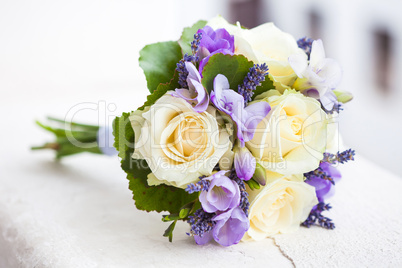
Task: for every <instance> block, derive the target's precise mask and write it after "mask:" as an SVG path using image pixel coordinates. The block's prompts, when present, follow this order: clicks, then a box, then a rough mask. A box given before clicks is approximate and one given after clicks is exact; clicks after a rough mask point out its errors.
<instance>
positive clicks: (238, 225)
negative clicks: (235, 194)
mask: <svg viewBox="0 0 402 268" xmlns="http://www.w3.org/2000/svg"><path fill="white" fill-rule="evenodd" d="M212 220H213V221H216V225H215V228H214V229H213V230H212V236H213V238H214V240H215V241H216V242H218V243H219V244H221V245H222V246H225V247H228V246H231V245H233V244H237V243H239V242H240V240H241V239H242V238H243V235H244V233H245V232H247V230H248V228H249V227H250V221H249V220H248V218H247V216H246V214H245V213H244V211H243V210H242V209H241V208H239V207H236V208H234V209H231V210H228V211H226V212H223V213H221V214H218V215H216V216H215V217H213V218H212Z"/></svg>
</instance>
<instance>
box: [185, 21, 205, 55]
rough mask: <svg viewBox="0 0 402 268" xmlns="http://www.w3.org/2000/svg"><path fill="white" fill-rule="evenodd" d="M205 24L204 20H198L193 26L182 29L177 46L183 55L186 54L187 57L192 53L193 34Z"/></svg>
mask: <svg viewBox="0 0 402 268" xmlns="http://www.w3.org/2000/svg"><path fill="white" fill-rule="evenodd" d="M206 24H207V22H206V21H205V20H199V21H197V22H196V23H194V25H193V26H191V27H186V28H184V30H183V33H182V34H181V37H180V40H179V45H180V47H181V50H182V52H183V55H184V54H185V53H188V54H189V55H190V54H191V53H192V51H191V42H192V41H193V40H194V34H195V33H196V32H197V31H198V29H201V28H203V27H204V26H205V25H206Z"/></svg>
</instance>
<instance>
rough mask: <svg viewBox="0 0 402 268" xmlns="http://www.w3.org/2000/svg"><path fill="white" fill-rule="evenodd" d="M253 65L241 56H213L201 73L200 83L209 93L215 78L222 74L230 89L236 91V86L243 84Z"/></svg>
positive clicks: (219, 54)
mask: <svg viewBox="0 0 402 268" xmlns="http://www.w3.org/2000/svg"><path fill="white" fill-rule="evenodd" d="M253 65H254V64H253V62H251V61H249V60H248V59H247V58H246V57H244V56H243V55H228V54H227V55H223V54H221V53H218V54H215V55H213V56H211V57H210V58H209V60H208V63H207V64H206V65H205V67H204V69H203V71H202V77H203V78H202V80H201V83H202V85H203V86H204V87H205V88H206V89H207V90H208V92H211V90H213V83H214V79H215V77H216V76H217V75H218V74H223V75H224V76H226V78H227V79H228V80H229V84H230V88H231V89H233V90H235V91H237V88H238V85H240V84H242V83H243V80H244V77H245V76H246V75H247V73H248V72H249V69H250V68H251V67H253Z"/></svg>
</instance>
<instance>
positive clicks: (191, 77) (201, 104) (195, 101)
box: [172, 62, 209, 113]
mask: <svg viewBox="0 0 402 268" xmlns="http://www.w3.org/2000/svg"><path fill="white" fill-rule="evenodd" d="M185 65H186V69H187V71H188V76H187V84H188V89H187V88H176V90H175V92H173V93H172V96H173V97H177V98H182V99H185V100H186V101H187V102H188V103H190V104H191V105H192V106H193V108H194V110H195V111H196V112H199V113H202V112H204V111H205V110H206V109H207V108H208V104H209V97H208V94H207V92H206V90H205V88H204V86H203V85H202V84H201V76H200V73H199V72H198V71H197V68H195V66H194V65H193V64H192V63H191V62H185Z"/></svg>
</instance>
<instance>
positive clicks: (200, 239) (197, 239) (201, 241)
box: [194, 231, 213, 245]
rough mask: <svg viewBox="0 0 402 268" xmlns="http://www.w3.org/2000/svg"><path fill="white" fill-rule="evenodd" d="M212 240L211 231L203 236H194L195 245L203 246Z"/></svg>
mask: <svg viewBox="0 0 402 268" xmlns="http://www.w3.org/2000/svg"><path fill="white" fill-rule="evenodd" d="M212 239H213V236H212V231H209V232H208V233H204V234H203V236H199V235H195V236H194V240H195V243H197V245H205V244H207V243H209V242H210V241H211V240H212Z"/></svg>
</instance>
